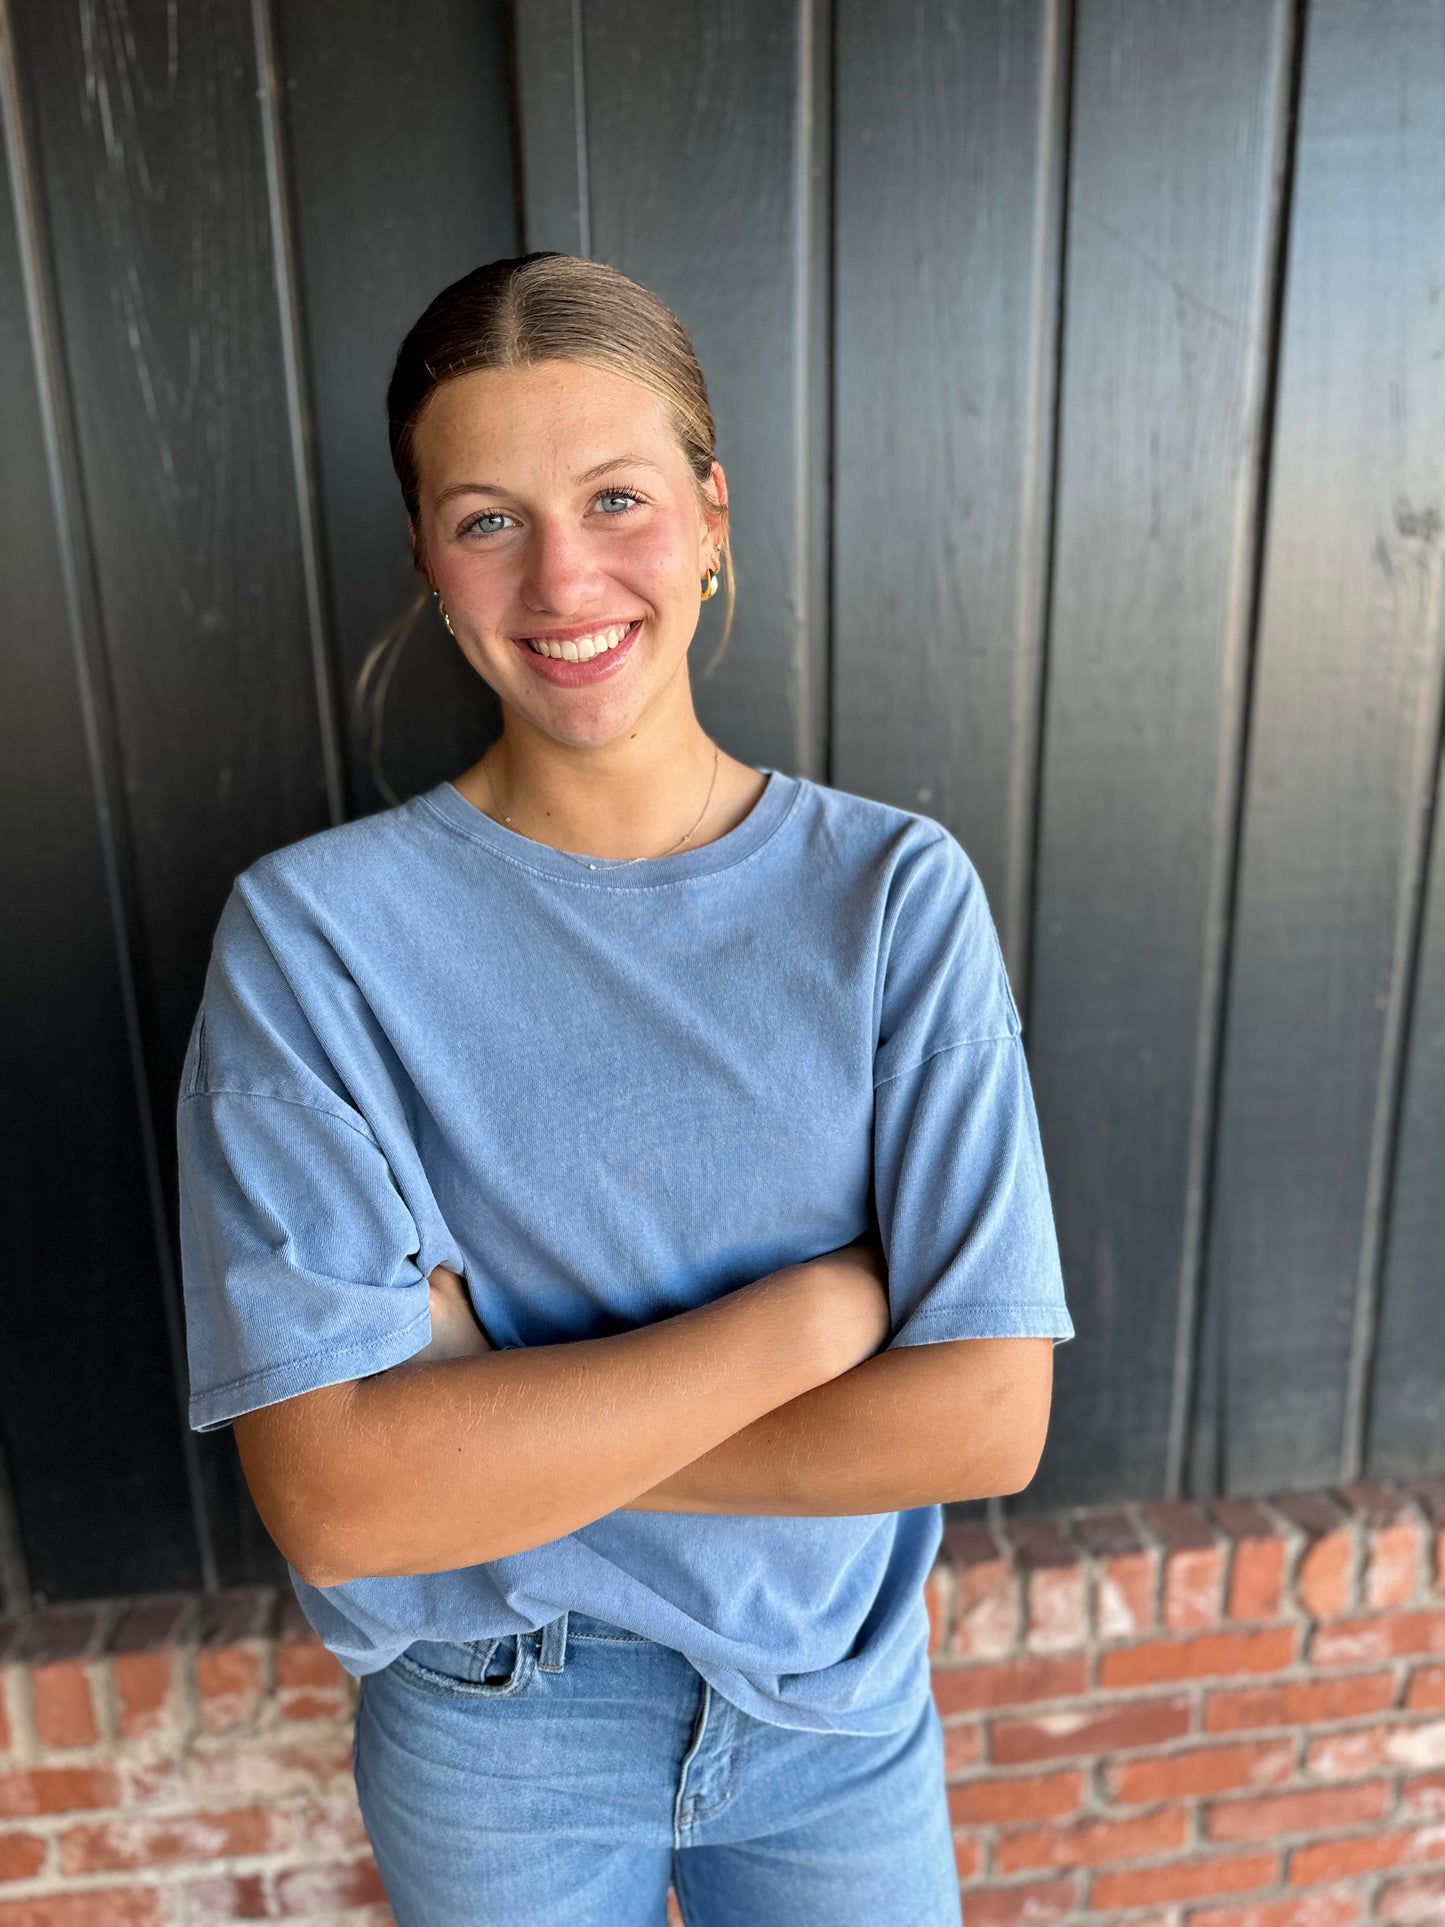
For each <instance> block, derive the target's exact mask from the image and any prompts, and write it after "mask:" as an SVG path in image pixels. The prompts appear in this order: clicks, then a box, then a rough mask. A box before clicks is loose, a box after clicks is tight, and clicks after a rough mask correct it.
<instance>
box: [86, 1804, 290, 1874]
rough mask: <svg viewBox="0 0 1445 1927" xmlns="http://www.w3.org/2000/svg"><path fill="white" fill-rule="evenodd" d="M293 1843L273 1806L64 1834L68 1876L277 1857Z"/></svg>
mask: <svg viewBox="0 0 1445 1927" xmlns="http://www.w3.org/2000/svg"><path fill="white" fill-rule="evenodd" d="M290 1838H291V1833H290V1817H289V1815H287V1814H284V1813H280V1812H278V1811H276V1809H274V1808H271V1807H238V1808H233V1809H231V1810H230V1811H228V1812H220V1813H187V1814H181V1815H172V1816H168V1817H166V1818H164V1819H160V1818H156V1819H151V1818H145V1819H141V1818H139V1817H132V1818H127V1819H124V1820H107V1821H101V1822H99V1823H98V1824H95V1825H78V1826H74V1827H71V1828H70V1829H69V1830H68V1831H66V1832H65V1833H62V1834H61V1835H60V1865H61V1869H62V1871H63V1872H65V1873H68V1874H84V1873H110V1872H116V1871H119V1870H120V1869H122V1868H133V1867H162V1866H177V1865H182V1864H184V1863H186V1862H189V1861H196V1862H204V1861H209V1860H221V1859H225V1858H227V1857H229V1856H230V1855H232V1854H242V1853H273V1852H275V1851H277V1850H278V1849H279V1848H281V1847H284V1846H287V1845H289V1843H290Z"/></svg>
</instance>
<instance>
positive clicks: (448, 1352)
mask: <svg viewBox="0 0 1445 1927" xmlns="http://www.w3.org/2000/svg"><path fill="white" fill-rule="evenodd" d="M430 1283H431V1312H432V1331H433V1338H432V1342H431V1345H429V1346H428V1347H427V1350H426V1352H424V1353H422V1354H420V1356H421V1357H429V1356H431V1357H466V1356H469V1355H471V1356H475V1355H477V1354H479V1353H481V1352H486V1351H490V1350H492V1349H493V1348H492V1346H491V1344H490V1342H489V1341H488V1339H487V1336H486V1334H485V1332H484V1331H483V1330H482V1327H481V1326H480V1325H479V1324H478V1322H477V1319H476V1316H475V1313H474V1312H473V1310H472V1307H471V1301H470V1298H469V1297H468V1294H467V1290H466V1286H465V1285H464V1284H463V1282H462V1280H461V1279H460V1278H459V1277H458V1276H457V1275H456V1273H455V1272H451V1271H448V1270H446V1269H445V1268H444V1267H442V1266H438V1267H437V1269H436V1270H435V1271H434V1272H432V1274H431V1280H430ZM1053 1353H1054V1342H1053V1340H1052V1338H966V1339H959V1340H955V1341H953V1342H945V1343H941V1344H934V1345H909V1346H903V1347H900V1348H899V1349H897V1350H895V1351H887V1352H878V1353H876V1354H875V1355H874V1356H873V1357H872V1358H867V1359H864V1360H863V1362H862V1363H861V1364H859V1365H855V1366H854V1367H853V1368H852V1370H851V1371H847V1372H844V1373H842V1374H840V1376H838V1377H837V1378H832V1379H829V1380H828V1382H827V1383H826V1384H823V1385H818V1386H815V1387H813V1389H812V1390H810V1391H807V1392H804V1393H803V1394H802V1395H801V1396H800V1397H797V1398H793V1399H789V1400H788V1401H787V1403H786V1404H783V1405H779V1406H776V1407H775V1408H774V1409H773V1410H772V1411H770V1412H766V1413H764V1414H763V1416H762V1417H761V1418H757V1419H754V1420H753V1421H752V1422H751V1423H750V1424H748V1425H744V1426H743V1427H742V1429H741V1430H739V1431H737V1432H734V1433H733V1434H732V1435H731V1437H729V1438H726V1439H724V1440H723V1442H722V1443H721V1444H720V1445H717V1446H714V1447H713V1448H712V1450H711V1451H708V1452H704V1453H703V1454H702V1456H701V1457H700V1458H696V1459H694V1460H692V1462H691V1463H690V1464H688V1465H685V1466H683V1467H682V1468H681V1470H680V1471H677V1472H675V1473H673V1474H671V1476H669V1477H668V1478H665V1479H664V1480H662V1482H661V1483H660V1484H658V1485H654V1486H652V1487H651V1488H649V1490H647V1491H646V1492H643V1493H641V1494H639V1496H638V1497H637V1498H635V1499H633V1500H631V1501H630V1502H629V1503H628V1504H626V1505H625V1506H623V1507H620V1508H619V1510H622V1511H629V1512H733V1513H767V1514H785V1515H791V1516H798V1517H801V1516H808V1515H817V1514H825V1513H826V1514H841V1513H865V1512H893V1511H898V1510H902V1509H904V1508H907V1507H909V1506H921V1505H933V1504H936V1503H940V1502H942V1501H945V1500H956V1499H969V1498H986V1497H989V1496H990V1495H992V1494H994V1493H1004V1492H1017V1491H1019V1490H1021V1489H1022V1488H1023V1487H1024V1486H1026V1485H1027V1484H1028V1483H1029V1481H1030V1480H1031V1479H1032V1478H1033V1476H1034V1472H1035V1471H1036V1469H1037V1467H1038V1462H1039V1458H1040V1455H1041V1454H1042V1452H1043V1447H1044V1440H1045V1436H1046V1434H1047V1431H1048V1423H1049V1409H1050V1403H1051V1400H1052V1395H1053Z"/></svg>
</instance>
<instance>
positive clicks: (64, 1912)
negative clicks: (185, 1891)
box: [0, 1887, 165, 1927]
mask: <svg viewBox="0 0 1445 1927" xmlns="http://www.w3.org/2000/svg"><path fill="white" fill-rule="evenodd" d="M164 1908H165V1900H164V1898H163V1896H162V1895H161V1894H160V1893H159V1892H158V1891H157V1889H156V1888H154V1887H125V1888H120V1887H107V1888H103V1889H102V1888H95V1887H92V1888H89V1889H88V1890H87V1891H86V1892H85V1893H80V1894H46V1895H44V1896H43V1897H36V1898H34V1899H30V1900H5V1901H0V1927H163V1923H164V1921H165V1912H164Z"/></svg>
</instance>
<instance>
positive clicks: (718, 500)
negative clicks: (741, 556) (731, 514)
mask: <svg viewBox="0 0 1445 1927" xmlns="http://www.w3.org/2000/svg"><path fill="white" fill-rule="evenodd" d="M702 492H703V495H704V497H705V498H706V499H707V501H708V502H709V503H710V504H711V506H712V511H713V512H712V514H711V515H709V516H707V518H706V522H707V526H706V528H705V529H704V531H703V546H704V547H705V548H711V547H713V546H714V545H716V546H717V547H719V548H721V546H722V544H723V543H724V542H726V541H727V538H728V478H727V476H726V475H725V474H724V473H723V466H722V463H721V462H717V461H715V462H714V463H713V465H712V469H711V471H710V472H709V474H708V476H707V478H706V479H705V481H704V482H703V485H702Z"/></svg>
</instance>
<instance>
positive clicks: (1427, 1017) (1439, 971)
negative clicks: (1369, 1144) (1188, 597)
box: [1360, 759, 1445, 1479]
mask: <svg viewBox="0 0 1445 1927" xmlns="http://www.w3.org/2000/svg"><path fill="white" fill-rule="evenodd" d="M1422 831H1423V825H1422ZM1428 834H1429V836H1430V868H1429V874H1428V882H1427V886H1426V893H1425V899H1424V905H1423V910H1422V916H1421V928H1420V941H1419V948H1418V964H1417V966H1416V971H1415V973H1414V995H1413V998H1412V1000H1411V1008H1410V1014H1409V1021H1408V1029H1407V1031H1406V1033H1405V1037H1404V1039H1403V1040H1402V1051H1403V1055H1404V1064H1403V1081H1402V1091H1401V1100H1400V1114H1399V1127H1398V1136H1397V1140H1396V1142H1397V1149H1396V1155H1395V1164H1394V1184H1393V1187H1392V1190H1391V1197H1390V1211H1389V1218H1388V1224H1387V1235H1386V1240H1385V1253H1384V1260H1383V1266H1382V1271H1381V1278H1380V1298H1379V1307H1378V1316H1377V1320H1376V1329H1375V1331H1374V1333H1373V1334H1371V1335H1370V1336H1371V1337H1372V1338H1373V1344H1372V1345H1370V1346H1369V1348H1368V1349H1367V1350H1366V1351H1365V1352H1364V1354H1363V1358H1362V1364H1364V1365H1367V1367H1368V1379H1367V1382H1366V1385H1365V1386H1364V1388H1363V1391H1364V1393H1365V1394H1366V1396H1367V1404H1366V1408H1365V1410H1364V1411H1363V1412H1362V1414H1361V1428H1360V1429H1361V1439H1360V1444H1361V1451H1362V1455H1363V1468H1364V1472H1365V1476H1366V1477H1367V1478H1371V1479H1401V1478H1409V1477H1412V1476H1415V1475H1419V1474H1436V1473H1441V1472H1445V1275H1442V1261H1441V1256H1440V1242H1441V1241H1440V1173H1441V1171H1442V1170H1445V759H1442V760H1441V762H1440V764H1439V766H1438V774H1437V779H1436V789H1435V796H1434V803H1433V808H1432V809H1431V812H1430V817H1429V831H1428ZM1403 994H1404V992H1403V990H1402V995H1403Z"/></svg>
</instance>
